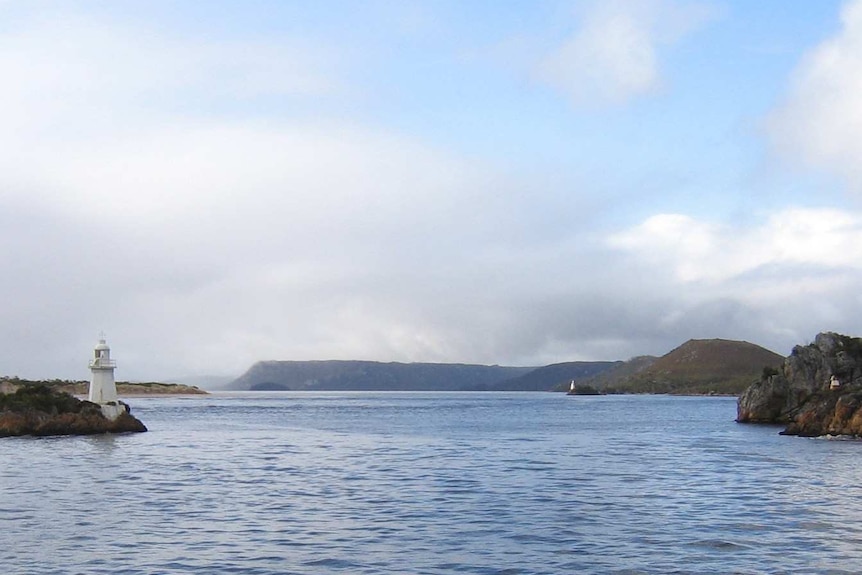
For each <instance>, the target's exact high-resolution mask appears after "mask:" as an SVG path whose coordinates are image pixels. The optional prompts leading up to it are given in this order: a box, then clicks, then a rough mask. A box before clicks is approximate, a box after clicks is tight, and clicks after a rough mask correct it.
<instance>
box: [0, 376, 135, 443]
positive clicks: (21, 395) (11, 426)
mask: <svg viewBox="0 0 862 575" xmlns="http://www.w3.org/2000/svg"><path fill="white" fill-rule="evenodd" d="M117 405H118V407H120V408H121V409H120V413H119V415H118V416H117V417H116V418H115V419H109V418H108V417H105V415H104V414H103V413H102V407H101V406H99V405H98V404H95V403H92V402H90V401H85V400H81V399H78V398H77V397H74V396H72V395H69V394H68V393H65V392H63V391H58V390H56V389H52V388H51V387H49V386H47V385H40V384H34V385H22V386H21V387H19V388H18V389H17V390H16V391H15V392H13V393H3V394H0V437H17V436H21V435H35V436H45V435H94V434H100V433H128V432H142V431H147V428H146V426H145V425H144V424H143V423H141V421H140V420H138V419H137V418H135V417H134V416H133V415H132V414H131V413H130V410H129V406H128V405H126V404H125V403H123V402H122V401H118V402H117Z"/></svg>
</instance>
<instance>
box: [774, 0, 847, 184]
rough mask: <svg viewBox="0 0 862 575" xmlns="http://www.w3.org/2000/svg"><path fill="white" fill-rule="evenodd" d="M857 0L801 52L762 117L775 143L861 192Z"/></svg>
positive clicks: (782, 151) (780, 149)
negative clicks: (834, 27)
mask: <svg viewBox="0 0 862 575" xmlns="http://www.w3.org/2000/svg"><path fill="white" fill-rule="evenodd" d="M860 69H862V1H860V0H853V1H852V2H847V3H846V4H844V6H843V8H842V10H841V30H840V31H839V32H838V33H837V34H836V35H835V36H834V37H832V38H829V39H827V40H825V41H824V42H822V43H821V44H819V45H818V46H816V47H814V48H813V49H811V50H810V51H809V52H808V53H806V54H805V55H804V56H803V58H802V59H801V61H800V62H799V64H798V66H797V68H796V70H795V71H794V72H793V75H792V78H791V82H790V89H789V93H788V95H787V98H786V100H785V101H784V103H783V104H782V105H781V106H780V107H778V108H777V109H776V110H774V111H773V113H772V114H771V115H770V116H769V117H768V119H767V128H768V132H769V135H770V137H771V140H772V144H773V147H774V149H776V150H777V151H778V152H779V153H780V154H781V155H783V156H784V157H785V158H787V159H788V160H789V161H791V162H798V161H801V162H803V163H804V164H806V165H808V166H810V167H814V168H818V169H824V170H827V171H830V172H833V173H835V174H838V175H839V176H841V177H842V178H844V179H845V181H846V182H847V183H848V185H849V186H850V187H851V188H852V189H853V190H854V191H855V192H857V193H858V192H862V142H860V139H859V134H860V133H862V75H860V74H859V70H860Z"/></svg>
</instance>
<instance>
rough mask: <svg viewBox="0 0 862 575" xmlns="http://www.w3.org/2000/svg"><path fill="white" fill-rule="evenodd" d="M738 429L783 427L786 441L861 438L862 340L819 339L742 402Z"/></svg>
mask: <svg viewBox="0 0 862 575" xmlns="http://www.w3.org/2000/svg"><path fill="white" fill-rule="evenodd" d="M736 420H737V421H738V422H740V423H770V424H775V423H780V424H784V425H786V428H785V430H784V431H783V432H782V434H784V435H799V436H804V437H818V436H822V435H845V436H853V437H862V338H855V337H849V336H845V335H840V334H836V333H831V332H827V333H821V334H818V335H817V337H816V338H815V339H814V343H812V344H809V345H807V346H799V345H798V346H796V347H794V348H793V351H792V352H791V354H790V355H789V356H788V357H787V358H786V359H785V360H784V364H783V365H782V366H781V367H780V368H779V369H777V370H769V369H764V373H763V375H762V377H761V379H760V381H758V382H756V383H754V384H752V385H751V386H750V387H749V388H748V389H746V390H745V391H744V392H743V393H742V395H740V396H739V400H738V403H737V419H736Z"/></svg>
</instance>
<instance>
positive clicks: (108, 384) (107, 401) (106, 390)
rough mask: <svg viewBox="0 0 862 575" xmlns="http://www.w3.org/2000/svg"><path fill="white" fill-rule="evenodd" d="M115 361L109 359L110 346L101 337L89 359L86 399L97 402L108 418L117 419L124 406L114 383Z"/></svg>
mask: <svg viewBox="0 0 862 575" xmlns="http://www.w3.org/2000/svg"><path fill="white" fill-rule="evenodd" d="M115 367H117V362H115V361H114V360H113V359H111V348H110V347H108V344H107V343H105V338H101V339H100V340H99V343H98V344H96V348H95V350H94V357H93V359H91V360H90V371H91V372H93V377H92V379H91V380H90V394H89V396H88V397H87V399H88V400H90V401H92V402H93V403H96V404H98V405H99V406H101V408H102V413H103V414H104V415H105V417H107V418H108V419H110V420H114V419H117V417H119V416H120V414H121V413H123V412H124V411H125V410H126V408H125V407H124V406H123V405H122V404H121V403H120V402H119V400H118V399H117V386H116V384H115V383H114V368H115Z"/></svg>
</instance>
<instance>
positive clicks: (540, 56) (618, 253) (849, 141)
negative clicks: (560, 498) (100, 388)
mask: <svg viewBox="0 0 862 575" xmlns="http://www.w3.org/2000/svg"><path fill="white" fill-rule="evenodd" d="M0 78H2V86H3V88H2V90H0V126H2V129H0V152H2V153H0V273H2V277H0V301H2V305H0V374H6V375H19V376H21V377H28V378H54V377H56V378H73V379H84V378H87V377H89V372H88V371H87V367H86V365H87V360H88V359H89V357H90V355H91V353H92V347H93V345H94V344H95V343H96V341H97V339H98V337H99V333H100V332H105V334H106V335H107V339H108V343H109V344H110V345H111V347H112V349H113V354H114V357H115V358H116V359H117V361H118V366H119V367H118V370H117V377H118V378H119V379H131V380H149V379H156V380H158V379H162V380H165V379H170V378H176V377H181V376H187V375H200V374H224V375H239V374H240V373H242V372H243V371H244V370H245V369H247V368H248V367H249V366H250V365H251V364H252V363H253V362H255V361H257V360H264V359H283V360H305V359H368V360H379V361H404V362H410V361H427V362H466V363H485V364H502V365H543V364H548V363H554V362H561V361H574V360H616V359H628V358H630V357H632V356H636V355H642V354H653V355H662V354H664V353H666V352H668V351H670V350H671V349H673V348H674V347H676V346H678V345H680V344H682V343H683V342H685V341H686V340H688V339H690V338H728V339H739V340H746V341H750V342H753V343H756V344H759V345H762V346H764V347H767V348H770V349H772V350H774V351H776V352H778V353H781V354H782V355H786V354H788V353H789V352H790V350H791V348H792V347H793V346H794V345H796V344H805V343H808V342H809V341H811V340H812V339H813V337H814V336H815V335H816V334H817V333H818V332H820V331H838V332H842V333H846V334H849V335H862V329H860V320H862V311H860V310H862V290H860V287H862V203H860V200H862V0H854V1H847V2H841V1H838V0H817V1H812V0H759V1H757V2H752V1H750V0H711V1H694V0H691V1H689V0H619V1H614V0H596V1H577V0H574V1H551V0H549V1H536V0H524V1H507V2H501V1H499V0H475V1H470V2H463V1H461V0H452V1H448V0H433V1H427V2H426V1H421V0H416V1H413V0H403V1H398V2H391V1H387V0H379V1H374V0H367V1H360V2H357V1H345V2H337V1H327V0H315V1H314V2H307V1H295V2H294V1H275V0H272V1H263V0H243V1H242V2H228V1H224V2H220V1H215V0H206V1H203V0H201V1H191V0H189V1H183V2H176V1H173V0H170V1H168V0H165V1H159V0H137V1H131V0H130V1H124V0H117V1H113V2H101V1H95V0H94V1H78V0H62V1H61V0H56V1H42V0H0Z"/></svg>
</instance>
